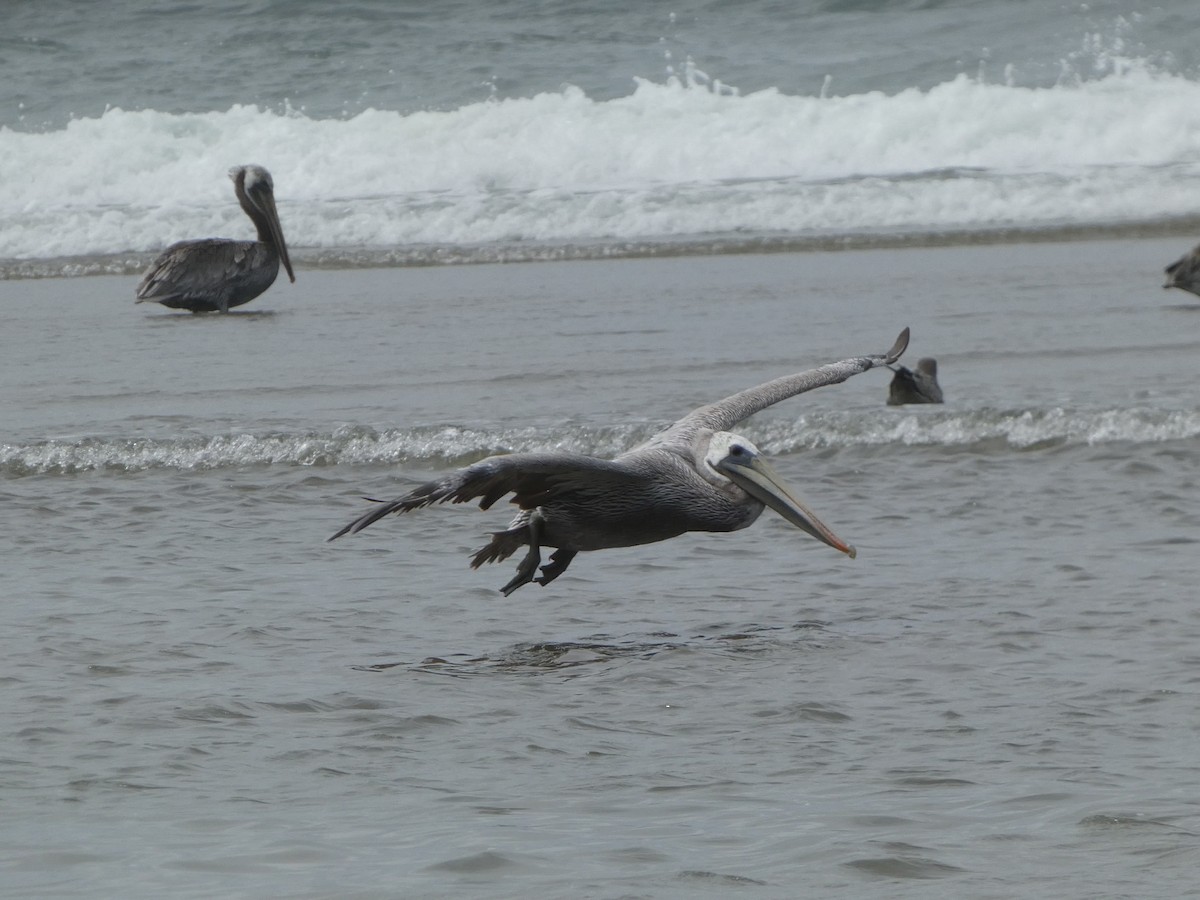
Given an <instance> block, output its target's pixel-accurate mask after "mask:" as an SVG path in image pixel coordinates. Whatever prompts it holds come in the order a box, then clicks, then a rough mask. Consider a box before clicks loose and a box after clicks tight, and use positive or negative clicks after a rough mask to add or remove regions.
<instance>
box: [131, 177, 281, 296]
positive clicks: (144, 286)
mask: <svg viewBox="0 0 1200 900" xmlns="http://www.w3.org/2000/svg"><path fill="white" fill-rule="evenodd" d="M229 177H230V178H231V179H232V180H233V187H234V190H235V191H236V192H237V198H238V203H240V204H241V205H242V209H243V210H245V212H246V215H248V216H249V217H250V220H251V221H252V222H254V227H255V228H256V229H258V240H257V241H231V240H227V239H226V238H203V239H201V240H198V241H180V242H179V243H177V244H172V245H171V246H170V247H168V248H167V249H166V250H164V251H163V252H162V254H161V255H160V256H159V257H158V259H156V260H155V261H154V262H153V264H151V266H150V268H149V269H147V270H146V274H145V275H143V276H142V283H141V284H139V285H138V288H137V301H136V302H137V303H161V304H162V305H163V306H169V307H170V308H171V309H187V310H191V311H192V312H194V313H202V312H218V311H219V312H228V311H229V310H230V309H231V308H232V307H234V306H241V305H242V304H243V303H249V302H250V301H251V300H253V299H254V298H255V297H257V296H258V295H259V294H261V293H262V292H263V291H265V290H266V289H267V288H269V287H270V286H271V285H272V284H273V283H274V282H275V276H276V275H278V274H279V263H280V261H281V260H282V261H283V267H284V268H285V269H287V273H288V280H289V281H292V282H294V281H295V280H296V276H295V275H294V274H293V273H292V261H291V260H290V259H289V258H288V250H287V244H286V243H284V240H283V228H282V227H280V225H279V213H277V212H276V211H275V183H274V182H273V181H272V180H271V173H270V172H268V171H267V170H266V169H264V168H263V167H262V166H234V167H233V168H232V169H230V170H229Z"/></svg>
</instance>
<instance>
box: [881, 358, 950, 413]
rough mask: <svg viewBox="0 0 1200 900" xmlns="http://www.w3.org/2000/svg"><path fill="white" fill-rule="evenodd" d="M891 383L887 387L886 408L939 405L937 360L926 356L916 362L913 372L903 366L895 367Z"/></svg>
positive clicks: (939, 388)
mask: <svg viewBox="0 0 1200 900" xmlns="http://www.w3.org/2000/svg"><path fill="white" fill-rule="evenodd" d="M892 371H893V372H895V373H896V374H895V375H893V376H892V383H891V384H890V385H888V401H887V402H888V406H902V405H903V404H905V403H941V402H942V388H941V386H940V385H939V384H938V380H937V360H936V359H931V358H930V357H928V356H926V357H924V358H923V359H918V360H917V370H916V371H915V372H914V371H912V370H911V369H907V368H905V367H904V366H895V367H894V368H892Z"/></svg>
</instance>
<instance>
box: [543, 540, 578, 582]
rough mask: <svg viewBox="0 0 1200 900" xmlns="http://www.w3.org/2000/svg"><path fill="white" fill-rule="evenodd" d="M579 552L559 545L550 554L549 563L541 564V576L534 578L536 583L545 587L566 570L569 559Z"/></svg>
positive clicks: (569, 562)
mask: <svg viewBox="0 0 1200 900" xmlns="http://www.w3.org/2000/svg"><path fill="white" fill-rule="evenodd" d="M577 553H579V551H578V550H564V549H562V548H561V547H560V548H559V549H558V550H555V551H554V552H553V553H551V554H550V563H549V565H545V566H542V577H541V578H536V579H534V580H535V581H536V582H537V583H538V584H540V585H542V587H545V586H546V585H548V584H549V583H550V582H552V581H553V580H554V579H555V578H557V577H558V576H559V575H561V574H562V573H563V572H565V571H567V566H569V565H570V564H571V560H573V559H574V558H575V555H576V554H577Z"/></svg>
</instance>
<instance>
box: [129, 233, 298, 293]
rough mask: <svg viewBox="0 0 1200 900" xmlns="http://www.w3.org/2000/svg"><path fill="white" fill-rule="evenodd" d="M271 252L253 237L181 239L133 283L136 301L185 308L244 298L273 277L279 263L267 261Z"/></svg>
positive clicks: (259, 290) (269, 283) (265, 287)
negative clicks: (243, 239)
mask: <svg viewBox="0 0 1200 900" xmlns="http://www.w3.org/2000/svg"><path fill="white" fill-rule="evenodd" d="M270 254H271V250H270V248H268V247H267V246H266V245H265V244H260V243H257V242H255V241H232V240H226V239H224V238H204V239H202V240H195V241H180V242H179V243H177V244H172V245H171V246H170V247H168V248H167V249H166V250H164V251H163V253H162V255H161V256H159V257H158V259H156V260H155V261H154V262H153V263H152V264H151V266H150V268H149V269H148V270H147V271H146V274H145V275H144V276H143V277H142V280H141V282H140V283H139V284H138V287H137V302H138V303H145V302H156V303H162V304H163V305H164V306H175V307H180V308H185V309H188V308H192V307H211V308H214V309H215V308H225V307H227V306H232V305H235V304H236V303H237V302H245V300H246V299H252V298H253V297H255V296H257V295H258V294H260V293H262V292H263V291H265V290H266V289H267V288H268V287H270V286H271V283H272V282H273V281H274V280H275V273H276V271H277V270H278V269H277V267H276V268H274V269H273V268H272V267H271V266H270ZM247 295H249V296H247ZM243 298H244V299H243Z"/></svg>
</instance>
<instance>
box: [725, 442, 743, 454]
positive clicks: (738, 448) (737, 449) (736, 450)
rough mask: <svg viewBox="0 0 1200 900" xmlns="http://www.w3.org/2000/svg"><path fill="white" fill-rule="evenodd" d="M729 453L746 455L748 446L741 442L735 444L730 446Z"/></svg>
mask: <svg viewBox="0 0 1200 900" xmlns="http://www.w3.org/2000/svg"><path fill="white" fill-rule="evenodd" d="M729 455H730V456H745V455H746V448H745V447H743V446H742V445H741V444H734V445H732V446H731V447H730V448H729Z"/></svg>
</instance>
